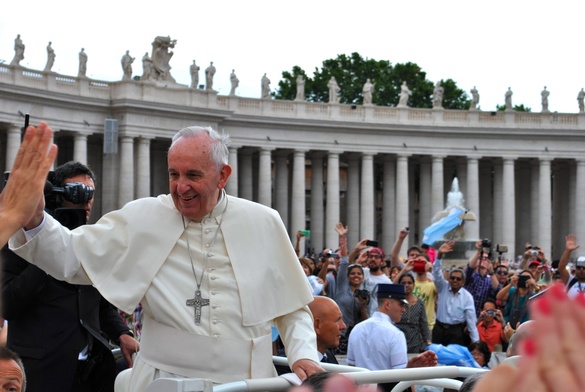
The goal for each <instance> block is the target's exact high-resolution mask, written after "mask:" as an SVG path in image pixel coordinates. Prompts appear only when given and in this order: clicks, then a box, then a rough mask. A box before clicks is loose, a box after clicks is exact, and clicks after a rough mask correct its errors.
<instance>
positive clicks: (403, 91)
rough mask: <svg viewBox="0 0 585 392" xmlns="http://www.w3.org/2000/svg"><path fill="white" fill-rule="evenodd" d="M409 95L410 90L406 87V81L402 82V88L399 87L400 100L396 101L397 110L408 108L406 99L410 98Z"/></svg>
mask: <svg viewBox="0 0 585 392" xmlns="http://www.w3.org/2000/svg"><path fill="white" fill-rule="evenodd" d="M411 94H412V91H410V89H409V88H408V86H407V85H406V81H403V82H402V86H400V98H399V99H398V107H399V108H406V107H408V98H410V95H411Z"/></svg>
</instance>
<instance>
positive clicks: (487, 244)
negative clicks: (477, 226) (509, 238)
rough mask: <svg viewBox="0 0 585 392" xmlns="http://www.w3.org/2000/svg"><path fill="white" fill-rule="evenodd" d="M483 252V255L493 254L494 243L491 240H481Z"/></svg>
mask: <svg viewBox="0 0 585 392" xmlns="http://www.w3.org/2000/svg"><path fill="white" fill-rule="evenodd" d="M481 251H482V252H483V253H491V252H492V242H491V241H490V240H489V239H487V238H484V239H483V240H481Z"/></svg>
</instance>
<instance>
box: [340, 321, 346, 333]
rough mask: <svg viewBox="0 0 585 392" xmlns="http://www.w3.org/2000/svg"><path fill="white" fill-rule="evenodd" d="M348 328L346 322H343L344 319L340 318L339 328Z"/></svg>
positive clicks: (342, 329)
mask: <svg viewBox="0 0 585 392" xmlns="http://www.w3.org/2000/svg"><path fill="white" fill-rule="evenodd" d="M346 328H347V325H345V323H344V322H343V320H339V330H340V331H345V329H346Z"/></svg>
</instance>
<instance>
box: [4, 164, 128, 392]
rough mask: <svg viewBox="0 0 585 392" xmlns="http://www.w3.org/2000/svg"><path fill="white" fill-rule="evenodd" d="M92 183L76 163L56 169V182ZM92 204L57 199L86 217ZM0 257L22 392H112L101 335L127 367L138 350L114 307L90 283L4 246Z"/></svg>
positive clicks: (111, 364) (110, 365) (112, 373)
mask: <svg viewBox="0 0 585 392" xmlns="http://www.w3.org/2000/svg"><path fill="white" fill-rule="evenodd" d="M94 181H95V178H94V174H93V172H92V171H91V170H90V169H89V168H88V167H87V166H85V165H83V164H81V163H79V162H68V163H66V164H64V165H62V166H60V167H58V168H57V169H56V170H55V180H54V183H55V184H54V185H56V186H64V185H65V184H69V183H73V182H80V183H83V184H85V185H87V186H89V187H91V188H94V187H95V185H94ZM92 205H93V198H91V199H90V200H89V201H87V202H86V203H83V204H73V203H71V202H68V201H67V200H63V201H62V206H63V207H73V208H82V209H84V210H85V218H86V220H87V219H89V215H90V213H91V207H92ZM33 235H34V234H33ZM2 259H3V260H2V270H3V275H2V313H3V314H2V316H3V317H4V318H5V319H6V320H8V323H9V328H8V341H7V347H8V348H10V349H12V350H13V351H15V352H16V353H17V354H18V355H19V356H20V357H21V358H22V361H23V363H24V366H25V369H26V374H27V384H28V385H27V386H28V388H27V391H29V392H37V391H38V392H50V391H55V392H57V391H71V392H86V391H87V392H98V391H99V392H106V391H107V392H112V391H113V390H114V380H115V377H116V370H115V360H114V357H113V355H112V353H111V349H110V345H109V343H108V340H107V339H106V338H108V339H110V340H112V341H114V342H115V343H117V344H119V345H120V347H121V348H122V352H123V355H124V357H125V359H126V361H127V362H128V364H129V366H132V359H131V354H132V353H133V352H136V351H138V349H139V343H138V342H137V341H136V340H135V339H134V338H133V336H132V332H131V331H130V330H129V328H128V326H127V325H126V323H125V322H124V321H123V320H122V318H121V317H120V315H119V313H118V311H117V309H116V308H115V307H114V306H112V305H111V304H110V303H109V302H107V301H106V300H105V299H104V298H102V296H101V295H100V294H99V292H98V291H97V290H96V289H95V288H94V287H92V286H85V285H83V286H82V285H79V286H78V285H73V284H69V283H65V282H62V281H59V280H56V279H54V278H53V277H51V276H50V275H48V274H47V273H45V272H44V271H42V270H41V269H39V268H38V267H36V266H34V265H32V264H29V263H28V262H26V261H25V260H24V259H21V258H20V257H18V256H16V255H15V254H14V253H12V252H11V251H9V250H8V249H7V248H4V249H3V250H2ZM104 335H105V337H104Z"/></svg>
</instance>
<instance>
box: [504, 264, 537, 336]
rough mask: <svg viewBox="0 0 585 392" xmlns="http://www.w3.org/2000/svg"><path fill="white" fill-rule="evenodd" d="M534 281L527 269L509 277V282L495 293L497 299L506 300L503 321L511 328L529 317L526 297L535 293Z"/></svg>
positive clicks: (515, 327)
mask: <svg viewBox="0 0 585 392" xmlns="http://www.w3.org/2000/svg"><path fill="white" fill-rule="evenodd" d="M536 289H537V286H536V281H535V280H534V277H533V276H532V273H531V272H530V271H528V270H524V271H522V272H521V273H520V274H519V275H514V276H512V277H511V278H510V283H508V285H507V286H506V287H504V288H503V289H502V290H500V292H499V293H498V295H497V299H498V300H499V301H502V302H503V301H505V302H506V308H505V310H504V321H505V322H506V323H508V324H509V325H510V327H511V328H513V329H517V328H518V326H519V325H520V324H522V323H523V322H525V321H527V320H529V319H530V315H529V312H528V302H529V301H528V299H529V298H530V297H531V296H533V295H534V294H536Z"/></svg>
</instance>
